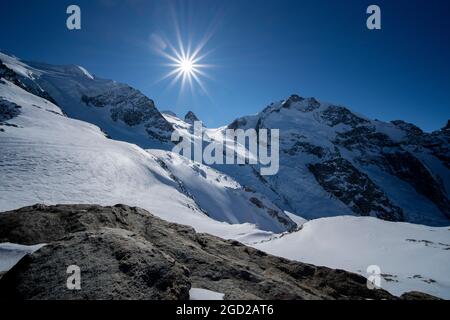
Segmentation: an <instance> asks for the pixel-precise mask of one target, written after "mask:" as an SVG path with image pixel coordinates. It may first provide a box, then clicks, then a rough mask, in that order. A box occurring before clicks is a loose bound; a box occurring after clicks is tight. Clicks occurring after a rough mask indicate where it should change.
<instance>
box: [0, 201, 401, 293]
mask: <svg viewBox="0 0 450 320" xmlns="http://www.w3.org/2000/svg"><path fill="white" fill-rule="evenodd" d="M5 241H8V242H14V243H22V244H35V243H47V245H46V246H44V247H43V248H41V249H40V250H38V251H36V252H35V253H33V254H31V255H28V256H26V257H24V258H23V259H22V260H20V262H19V263H18V264H17V265H16V266H15V267H13V268H12V269H11V270H10V271H9V272H7V273H6V274H5V275H4V276H3V278H1V279H0V298H2V299H5V298H7V299H11V298H15V299H187V298H188V291H189V289H190V288H191V287H196V288H204V289H208V290H213V291H216V292H222V293H224V294H225V299H396V297H393V296H391V295H390V294H389V293H388V292H386V291H384V290H381V289H379V290H369V289H368V288H367V286H366V279H365V278H364V277H361V276H359V275H356V274H353V273H349V272H346V271H342V270H333V269H330V268H326V267H316V266H313V265H309V264H304V263H300V262H293V261H289V260H287V259H283V258H278V257H274V256H271V255H268V254H266V253H264V252H261V251H259V250H256V249H253V248H249V247H246V246H244V245H242V244H241V243H239V242H236V241H225V240H222V239H219V238H217V237H214V236H210V235H207V234H198V233H195V231H194V230H193V229H192V228H190V227H186V226H182V225H177V224H173V223H169V222H165V221H163V220H161V219H159V218H156V217H154V216H152V215H151V214H150V213H149V212H147V211H145V210H143V209H140V208H131V207H128V206H125V205H116V206H114V207H102V206H98V205H57V206H44V205H35V206H32V207H25V208H22V209H18V210H14V211H9V212H5V213H1V214H0V242H5ZM69 265H77V266H79V267H80V269H81V290H73V291H72V290H68V289H67V288H66V281H67V277H68V275H67V274H66V268H67V267H68V266H69Z"/></svg>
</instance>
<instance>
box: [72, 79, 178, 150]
mask: <svg viewBox="0 0 450 320" xmlns="http://www.w3.org/2000/svg"><path fill="white" fill-rule="evenodd" d="M81 101H82V102H83V103H84V104H85V105H86V106H92V107H95V108H105V107H110V113H111V119H112V120H113V121H115V122H117V121H119V120H120V121H123V122H124V123H125V124H127V125H128V126H130V127H134V126H137V125H143V126H144V127H145V130H146V132H147V133H148V134H149V135H150V136H151V137H153V138H155V139H157V140H160V141H164V142H166V141H169V140H170V135H171V133H172V131H173V128H172V126H171V125H170V124H169V123H168V122H167V121H166V119H164V117H163V116H162V114H161V113H160V112H159V111H158V110H157V109H156V107H155V104H154V102H153V100H151V99H149V98H148V97H146V96H145V95H143V94H142V93H141V92H139V91H138V90H135V89H133V88H131V87H128V86H124V87H120V88H114V90H111V91H109V92H105V93H102V94H99V95H96V96H87V95H82V96H81Z"/></svg>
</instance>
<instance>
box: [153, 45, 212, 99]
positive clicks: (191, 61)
mask: <svg viewBox="0 0 450 320" xmlns="http://www.w3.org/2000/svg"><path fill="white" fill-rule="evenodd" d="M206 42H207V41H206V40H205V41H202V42H200V43H199V44H198V45H197V46H196V47H195V49H194V50H191V48H192V46H191V43H190V42H189V44H188V45H187V46H185V44H184V43H183V42H182V41H181V37H178V47H177V48H176V47H175V46H173V45H172V44H171V43H170V42H169V41H167V40H166V41H165V44H166V49H165V50H157V52H158V53H159V54H160V55H161V56H163V57H164V58H165V59H167V60H168V61H169V63H167V64H165V65H166V66H167V67H169V68H171V70H170V71H169V72H168V73H167V74H166V75H164V76H163V77H162V78H161V79H159V80H158V81H162V80H164V79H167V78H172V81H171V83H170V86H173V85H174V84H175V83H176V82H181V87H180V89H181V90H183V89H184V88H185V87H186V86H189V87H190V89H191V91H192V92H193V89H194V87H195V86H198V87H200V89H201V91H202V92H203V93H204V94H206V95H208V92H207V90H206V88H205V85H204V83H203V81H202V78H209V79H211V78H210V77H209V76H208V75H207V73H206V69H207V68H210V67H213V66H212V65H210V64H205V63H204V62H203V60H204V59H205V57H206V56H207V55H208V54H209V53H202V49H203V47H204V46H205V44H206ZM180 92H181V91H180Z"/></svg>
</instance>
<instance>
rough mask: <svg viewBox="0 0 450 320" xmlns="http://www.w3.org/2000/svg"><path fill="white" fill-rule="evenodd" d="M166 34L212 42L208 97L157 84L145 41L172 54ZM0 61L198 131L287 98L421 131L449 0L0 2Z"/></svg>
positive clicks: (445, 111)
mask: <svg viewBox="0 0 450 320" xmlns="http://www.w3.org/2000/svg"><path fill="white" fill-rule="evenodd" d="M70 4H77V5H79V6H80V7H81V14H82V30H80V31H69V30H68V29H67V28H66V18H67V14H66V8H67V6H68V5H70ZM370 4H378V5H379V6H380V7H381V13H382V30H379V31H369V30H368V29H367V28H366V18H367V15H366V13H365V11H366V8H367V6H368V5H370ZM176 25H178V29H179V30H180V33H181V36H182V38H183V42H184V43H185V44H187V43H188V42H189V41H190V42H191V43H192V46H193V47H196V46H197V45H198V44H199V43H201V41H202V39H204V38H205V37H208V36H211V37H210V38H209V41H208V42H207V43H206V45H205V46H204V47H203V49H202V51H201V52H202V53H207V56H206V57H205V58H204V59H203V61H202V63H204V64H209V65H212V67H210V68H207V69H204V71H205V72H206V73H207V75H208V77H201V79H202V82H203V83H204V85H205V89H206V91H207V94H205V92H204V91H203V90H202V89H201V88H200V87H199V86H198V85H196V84H195V85H194V86H193V88H192V90H191V89H190V88H189V86H186V87H185V88H184V90H181V88H180V87H181V83H180V82H176V83H175V84H174V85H173V86H171V85H170V84H171V78H168V79H165V80H163V81H158V80H159V79H161V78H162V77H163V76H164V75H165V74H166V73H168V72H170V71H171V70H172V69H171V67H168V66H166V65H165V64H167V63H168V62H169V61H168V60H167V59H166V58H164V57H162V56H161V55H160V54H158V53H157V52H156V51H155V47H157V46H158V45H161V44H162V46H161V47H160V48H164V46H165V44H164V43H162V42H161V41H159V40H158V41H155V39H165V40H164V41H165V42H166V41H168V42H170V43H172V44H174V45H176V43H177V41H176V40H177V38H176V30H177V28H176ZM0 49H2V50H5V51H7V52H9V53H13V54H15V55H16V56H18V57H20V58H23V59H25V60H34V61H42V62H48V63H52V64H78V65H82V66H84V67H85V68H86V69H88V70H89V71H90V72H91V73H94V74H95V75H97V76H99V77H102V78H110V79H114V80H117V81H120V82H125V83H128V84H130V85H132V86H134V87H136V88H137V89H139V90H141V91H142V92H144V93H145V94H146V95H148V96H149V97H150V98H152V99H154V100H155V102H156V104H157V106H158V108H159V109H160V110H167V109H169V110H172V111H174V112H176V113H177V114H179V115H184V113H185V112H186V111H188V110H192V111H194V112H195V113H196V114H197V115H198V117H199V118H201V119H202V120H203V121H204V122H205V123H206V125H207V126H219V125H225V124H227V123H229V122H231V121H232V120H233V119H234V118H236V117H239V116H242V115H248V114H253V113H256V112H258V111H260V110H261V109H263V108H264V107H265V106H266V105H268V104H269V103H270V102H272V101H278V100H282V99H284V98H286V97H288V96H289V95H290V94H293V93H297V94H299V95H302V96H314V97H317V98H318V99H320V100H324V101H328V102H333V103H337V104H343V105H346V106H348V107H350V108H351V109H353V110H354V111H357V112H359V113H362V114H365V115H367V116H369V117H371V118H377V119H381V120H394V119H403V120H406V121H409V122H413V123H415V124H417V125H419V126H420V127H421V128H422V129H424V130H427V131H430V130H434V129H438V128H441V127H442V126H443V125H444V124H445V123H446V121H447V119H449V118H450V1H447V0H433V1H425V0H421V1H419V0H417V1H413V0H408V1H406V0H390V1H365V0H361V1H359V0H335V1H331V0H308V1H301V0H292V1H288V0H273V1H272V0H192V1H170V0H155V1H150V0H89V1H83V0H71V1H65V0H58V1H55V0H1V10H0ZM165 50H166V51H167V50H169V48H168V47H167V48H166V49H165ZM210 78H211V79H210Z"/></svg>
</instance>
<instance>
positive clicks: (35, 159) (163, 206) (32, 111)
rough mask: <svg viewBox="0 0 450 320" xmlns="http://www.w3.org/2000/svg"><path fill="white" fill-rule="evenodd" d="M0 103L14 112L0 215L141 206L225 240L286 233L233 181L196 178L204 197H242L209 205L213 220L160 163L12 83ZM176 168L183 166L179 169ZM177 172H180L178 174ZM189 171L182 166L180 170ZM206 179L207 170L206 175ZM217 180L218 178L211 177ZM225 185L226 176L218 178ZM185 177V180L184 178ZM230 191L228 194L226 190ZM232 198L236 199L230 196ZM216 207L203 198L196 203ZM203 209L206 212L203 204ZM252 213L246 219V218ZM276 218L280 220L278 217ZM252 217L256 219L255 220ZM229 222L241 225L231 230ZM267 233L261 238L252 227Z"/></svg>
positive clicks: (5, 142) (0, 156)
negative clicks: (41, 207)
mask: <svg viewBox="0 0 450 320" xmlns="http://www.w3.org/2000/svg"><path fill="white" fill-rule="evenodd" d="M0 97H2V99H6V100H8V101H10V102H12V103H14V104H16V105H17V106H20V108H19V110H20V114H19V115H18V116H16V117H14V118H12V119H10V120H8V121H7V125H6V126H4V125H2V126H1V128H2V129H3V131H2V132H0V149H1V150H2V152H1V153H0V176H1V177H2V179H1V181H0V210H2V211H3V210H8V209H14V208H18V207H21V206H25V205H30V204H33V203H36V202H43V203H48V204H55V203H99V204H103V205H111V204H116V203H126V204H129V205H136V206H140V207H143V208H145V209H147V210H149V211H150V212H152V213H154V214H156V215H158V216H161V217H162V218H164V219H166V220H169V221H174V222H178V223H183V224H187V225H191V226H193V227H194V228H196V229H197V230H198V231H200V232H209V233H212V234H215V235H218V236H221V237H224V238H239V236H240V235H241V234H249V233H250V234H251V233H253V232H255V233H256V234H258V237H259V236H261V235H263V234H270V232H271V231H275V232H280V231H283V230H286V229H287V227H288V226H289V223H290V224H293V222H292V221H290V220H289V218H287V216H285V220H286V221H288V222H289V223H288V224H286V226H283V225H282V224H280V222H279V221H278V219H276V218H274V217H273V216H270V215H269V214H268V213H267V212H266V211H265V210H264V209H260V208H258V207H256V206H254V205H253V204H252V203H251V202H250V201H249V200H246V199H247V198H245V197H244V196H242V195H241V194H244V195H245V192H244V191H243V190H242V188H241V187H240V186H239V185H238V184H237V183H236V182H234V181H233V180H232V179H231V178H230V179H228V180H229V181H228V182H227V183H225V184H221V183H220V182H216V183H214V184H211V183H210V182H209V181H208V180H207V179H203V180H202V179H198V180H197V184H198V185H199V186H200V185H201V183H202V182H204V183H206V184H207V186H205V187H202V188H203V189H204V190H208V189H209V190H210V194H209V195H210V196H213V195H214V194H215V193H217V194H220V193H222V194H223V195H224V197H225V198H226V197H227V196H229V197H230V199H228V200H227V201H228V203H233V204H235V205H236V206H235V207H234V209H239V205H238V204H237V203H234V202H235V201H233V200H232V199H235V200H237V199H241V200H240V204H241V205H243V207H242V208H240V210H236V212H237V214H236V215H235V216H233V212H232V210H229V209H227V208H225V207H224V208H223V210H222V211H217V210H220V208H218V207H217V206H215V207H214V209H215V210H216V211H215V212H214V217H215V218H216V219H217V220H214V219H212V218H210V217H208V216H207V215H206V214H205V212H206V211H205V210H204V209H202V208H201V207H200V206H199V203H197V202H196V201H195V200H194V198H193V197H190V196H189V194H186V193H184V192H183V190H181V189H180V183H179V181H178V180H177V179H174V177H173V175H172V174H171V173H170V172H168V171H167V170H166V169H165V168H164V167H163V166H161V162H160V158H161V157H162V154H159V155H158V157H157V156H155V155H152V154H151V153H148V152H146V151H144V150H143V149H141V148H139V147H138V146H136V145H132V144H128V143H125V142H119V141H115V140H111V139H107V138H106V137H105V135H104V133H103V132H102V131H101V130H100V129H99V128H98V127H96V126H94V125H91V124H88V123H86V122H82V121H78V120H74V119H70V118H67V117H65V116H64V115H63V114H62V112H61V110H60V109H59V108H58V107H57V106H55V105H54V104H52V103H51V102H49V101H47V100H45V99H43V98H40V97H36V96H34V95H32V94H30V93H28V92H26V91H24V90H23V89H21V88H19V87H17V86H16V85H14V84H12V83H10V82H8V81H6V80H5V81H2V83H0ZM180 165H182V164H180ZM178 170H180V171H183V169H181V168H179V169H178ZM188 170H192V167H191V166H190V165H189V166H188V165H186V169H185V171H186V172H187V171H188ZM208 174H212V170H210V171H209V172H208ZM214 174H215V175H217V173H214ZM221 177H222V179H223V181H225V182H226V180H225V179H226V178H224V175H222V176H221ZM190 178H191V177H189V179H190ZM230 185H232V186H233V188H234V189H233V190H234V191H232V190H231V191H227V190H228V189H230V187H229V186H230ZM233 197H234V198H233ZM208 201H209V202H214V201H215V200H214V199H213V198H208V195H205V196H204V197H203V198H202V201H201V204H203V205H205V206H207V204H208ZM207 207H208V206H207ZM250 207H252V208H253V211H250V213H251V214H250V215H246V214H245V213H246V212H247V210H249V208H250ZM280 215H284V214H282V213H280ZM256 217H258V219H259V220H258V219H257V218H256ZM224 221H227V222H232V223H240V224H235V225H230V224H229V223H226V222H224ZM253 223H255V224H258V225H260V227H261V228H263V229H264V230H266V232H261V230H258V229H257V228H256V227H255V225H254V224H253Z"/></svg>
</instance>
